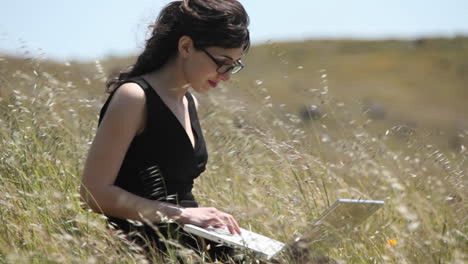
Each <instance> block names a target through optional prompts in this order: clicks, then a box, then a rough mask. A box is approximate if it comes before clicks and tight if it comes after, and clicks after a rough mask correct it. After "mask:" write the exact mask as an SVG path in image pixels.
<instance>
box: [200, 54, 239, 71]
mask: <svg viewBox="0 0 468 264" xmlns="http://www.w3.org/2000/svg"><path fill="white" fill-rule="evenodd" d="M202 50H203V52H205V54H206V55H208V57H210V59H211V60H212V61H213V62H214V63H215V64H216V65H218V69H216V72H217V73H219V74H225V73H226V72H229V71H230V72H231V74H236V73H238V72H240V71H241V70H242V69H243V68H244V67H245V65H244V64H243V63H242V61H241V60H240V59H239V60H236V61H235V62H234V63H232V64H228V63H224V62H223V61H221V60H218V59H216V58H215V57H214V56H213V55H211V54H210V53H209V52H208V51H206V50H205V49H202Z"/></svg>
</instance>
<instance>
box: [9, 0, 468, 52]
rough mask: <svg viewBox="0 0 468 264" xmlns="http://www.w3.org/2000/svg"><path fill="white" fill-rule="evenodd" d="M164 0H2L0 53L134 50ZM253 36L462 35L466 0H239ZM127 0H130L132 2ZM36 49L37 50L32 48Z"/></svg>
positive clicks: (466, 30)
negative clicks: (248, 20)
mask: <svg viewBox="0 0 468 264" xmlns="http://www.w3.org/2000/svg"><path fill="white" fill-rule="evenodd" d="M168 2H170V1H169V0H134V1H128V0H127V1H124V0H113V1H110V0H101V1H91V0H80V1H62V0H41V1H33V0H15V1H4V3H2V15H1V16H0V53H15V54H19V55H21V54H24V52H30V53H33V55H35V56H41V57H50V58H56V59H62V60H68V59H97V58H100V57H102V56H106V55H112V54H113V55H126V54H135V53H137V52H138V51H139V49H140V48H141V47H142V45H143V43H144V40H145V37H146V35H145V34H146V32H147V25H148V24H149V23H151V22H152V21H153V20H154V19H155V17H156V15H157V13H158V11H159V10H160V9H161V7H162V6H164V5H165V4H167V3H168ZM241 2H242V3H243V4H244V6H245V8H246V9H247V12H248V13H249V15H250V18H251V27H250V30H251V35H252V40H253V41H254V43H262V42H265V41H267V40H272V41H282V40H303V39H311V38H315V39H317V38H367V39H368V38H417V37H421V36H454V35H457V34H462V35H468V15H467V14H468V1H466V0H425V1H423V0H406V1H404V0H381V1H379V0H325V1H315V0H290V1H278V0H241ZM135 3H138V5H137V4H135ZM41 53H42V54H43V55H40V54H41Z"/></svg>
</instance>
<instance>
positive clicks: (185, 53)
mask: <svg viewBox="0 0 468 264" xmlns="http://www.w3.org/2000/svg"><path fill="white" fill-rule="evenodd" d="M194 50H195V48H194V46H193V40H192V38H190V37H189V36H182V37H180V38H179V43H178V51H179V56H180V57H181V58H183V59H185V58H187V57H189V56H190V54H191V53H192V52H193V51H194Z"/></svg>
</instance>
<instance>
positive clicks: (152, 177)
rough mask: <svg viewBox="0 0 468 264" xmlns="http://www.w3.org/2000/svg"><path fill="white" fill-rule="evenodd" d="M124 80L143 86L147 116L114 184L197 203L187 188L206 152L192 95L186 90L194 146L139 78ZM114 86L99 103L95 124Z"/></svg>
mask: <svg viewBox="0 0 468 264" xmlns="http://www.w3.org/2000/svg"><path fill="white" fill-rule="evenodd" d="M127 82H135V83H137V84H138V85H139V86H140V87H141V88H142V89H143V90H144V92H145V95H146V108H147V120H146V126H145V129H144V131H143V132H142V133H141V134H139V135H137V136H135V137H134V139H133V140H132V142H131V144H130V147H129V149H128V151H127V153H126V155H125V158H124V160H123V163H122V166H121V168H120V170H119V173H118V175H117V178H116V181H115V183H114V184H115V185H116V186H119V187H121V188H123V189H125V190H127V191H129V192H131V193H134V194H136V195H139V196H142V197H145V198H148V199H152V200H159V201H164V202H169V203H173V204H179V205H182V206H186V207H197V206H198V205H197V203H196V201H195V198H194V197H193V195H192V192H191V191H192V188H193V180H194V179H195V178H197V177H198V176H199V175H200V174H201V173H202V172H203V171H204V170H205V166H206V163H207V160H208V153H207V151H206V146H205V140H204V138H203V133H202V130H201V128H200V123H199V121H198V116H197V110H196V108H195V103H194V101H193V97H192V95H191V94H190V93H189V92H187V93H186V95H185V96H186V98H187V101H188V108H189V114H190V121H191V125H192V131H193V135H194V137H195V148H194V147H193V146H192V143H191V142H190V139H189V138H188V136H187V133H186V132H185V129H184V127H183V126H182V125H181V124H180V122H179V121H178V119H177V118H176V117H175V115H174V114H173V113H172V111H171V110H170V109H169V107H168V106H167V105H166V104H165V103H164V102H163V101H162V99H161V98H160V97H159V95H158V94H157V93H156V91H155V90H154V89H153V88H152V87H151V86H150V85H149V84H148V83H147V82H146V81H145V80H144V79H143V78H133V79H130V80H128V81H127ZM117 89H118V88H117ZM117 89H115V90H114V91H113V92H112V94H111V95H110V96H109V98H108V99H107V101H106V103H105V104H104V106H103V107H102V109H101V113H100V117H99V124H100V123H101V121H102V118H103V117H104V115H105V113H106V110H107V107H108V104H109V102H110V100H111V99H112V97H113V95H114V94H115V91H116V90H117Z"/></svg>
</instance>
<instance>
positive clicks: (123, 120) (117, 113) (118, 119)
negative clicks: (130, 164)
mask: <svg viewBox="0 0 468 264" xmlns="http://www.w3.org/2000/svg"><path fill="white" fill-rule="evenodd" d="M145 115H146V98H145V93H144V91H143V90H142V89H141V88H140V87H138V86H137V84H134V83H126V84H123V85H122V87H120V88H119V89H118V90H117V91H116V92H115V94H114V96H113V98H112V100H111V102H110V103H109V106H108V108H107V111H106V114H105V116H104V118H103V120H102V122H101V124H100V126H99V128H98V130H97V133H96V136H95V138H94V141H93V144H92V145H91V148H90V151H89V153H88V157H87V160H86V164H85V168H84V171H83V177H82V183H81V189H80V193H81V197H82V200H83V201H84V202H85V203H86V204H87V205H88V206H89V207H90V208H91V209H92V210H93V211H95V212H97V213H101V214H106V215H109V216H114V217H118V218H122V219H131V220H139V221H143V220H148V221H151V222H160V221H161V216H163V217H167V218H170V219H173V220H176V221H177V222H179V223H181V224H188V223H190V224H194V225H198V226H201V227H207V226H210V225H212V226H219V227H221V226H227V227H228V228H229V230H230V231H231V232H232V233H240V229H239V226H238V225H237V222H236V221H235V220H234V218H233V217H232V216H231V215H229V214H226V213H223V212H220V211H218V210H217V209H215V208H182V207H179V206H177V205H173V204H169V203H164V202H160V201H154V200H149V199H146V198H143V197H140V196H138V195H135V194H132V193H130V192H128V191H126V190H124V189H122V188H120V187H118V186H116V185H114V182H115V179H116V177H117V174H118V172H119V170H120V167H121V165H122V162H123V159H124V157H125V154H126V152H127V150H128V148H129V146H130V143H131V142H132V140H133V138H134V137H135V135H137V133H138V132H139V131H141V129H142V128H143V127H144V124H145V119H146V116H145Z"/></svg>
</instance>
